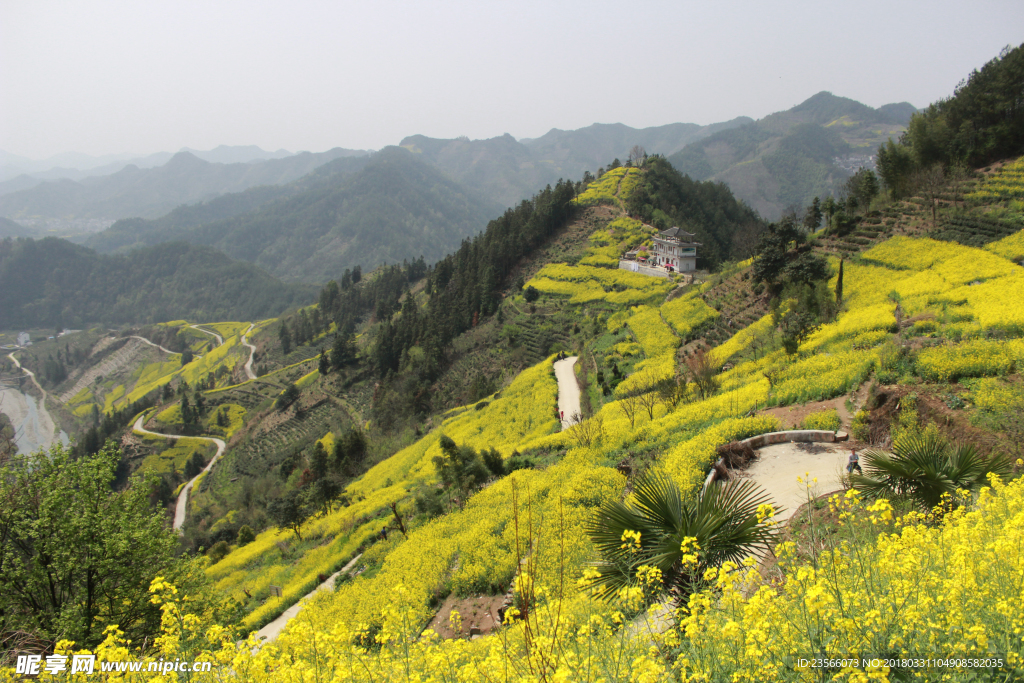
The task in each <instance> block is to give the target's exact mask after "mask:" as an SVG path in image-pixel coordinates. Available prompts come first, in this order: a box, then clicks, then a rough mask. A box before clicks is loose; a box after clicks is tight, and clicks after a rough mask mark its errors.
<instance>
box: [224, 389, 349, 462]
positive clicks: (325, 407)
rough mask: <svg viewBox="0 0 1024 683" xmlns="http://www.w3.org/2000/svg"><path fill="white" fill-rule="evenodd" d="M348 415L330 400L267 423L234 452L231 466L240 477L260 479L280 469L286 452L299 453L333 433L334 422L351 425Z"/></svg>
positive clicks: (322, 400)
mask: <svg viewBox="0 0 1024 683" xmlns="http://www.w3.org/2000/svg"><path fill="white" fill-rule="evenodd" d="M347 421H348V419H347V415H346V413H345V412H344V411H343V410H342V409H341V408H340V407H339V406H336V405H335V404H334V403H333V402H332V401H330V400H329V399H328V398H326V397H325V398H323V399H321V400H320V401H318V402H317V403H315V404H313V405H311V406H309V407H306V408H304V409H303V410H302V412H301V414H300V415H296V416H294V417H290V418H288V419H282V420H280V421H278V420H273V419H270V418H268V419H266V420H264V421H263V422H262V423H261V424H260V426H259V427H258V428H257V429H256V430H255V431H254V432H252V433H250V434H249V435H248V436H246V437H245V439H244V440H243V441H242V443H240V444H239V445H238V446H237V447H235V448H234V449H233V451H232V458H231V466H232V469H233V470H234V471H235V472H236V473H237V474H239V475H246V476H252V477H259V476H261V475H263V474H265V473H266V471H267V467H268V465H269V466H276V465H277V463H278V461H279V459H280V457H281V454H282V453H284V452H285V451H286V450H298V449H302V448H304V447H305V446H307V445H309V444H311V443H313V442H314V441H316V440H317V439H319V438H321V437H322V436H323V435H324V434H325V433H327V432H328V431H330V430H331V425H332V423H335V424H336V423H338V422H347Z"/></svg>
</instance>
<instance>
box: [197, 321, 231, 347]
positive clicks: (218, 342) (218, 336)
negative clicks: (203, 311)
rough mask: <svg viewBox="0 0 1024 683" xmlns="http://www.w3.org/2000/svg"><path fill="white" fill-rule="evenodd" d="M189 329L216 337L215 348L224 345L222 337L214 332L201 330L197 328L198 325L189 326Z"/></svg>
mask: <svg viewBox="0 0 1024 683" xmlns="http://www.w3.org/2000/svg"><path fill="white" fill-rule="evenodd" d="M189 327H191V328H192V329H193V330H199V331H200V332H204V333H206V334H208V335H210V336H213V337H216V338H217V346H220V345H221V344H223V343H224V337H222V336H220V335H219V334H217V333H216V332H210V331H209V330H204V329H203V328H201V327H199V325H189Z"/></svg>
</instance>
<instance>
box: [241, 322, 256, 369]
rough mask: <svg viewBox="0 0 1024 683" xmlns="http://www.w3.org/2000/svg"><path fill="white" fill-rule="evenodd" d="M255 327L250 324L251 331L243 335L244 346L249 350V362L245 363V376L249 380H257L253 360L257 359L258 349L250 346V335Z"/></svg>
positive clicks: (254, 324)
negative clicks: (253, 369)
mask: <svg viewBox="0 0 1024 683" xmlns="http://www.w3.org/2000/svg"><path fill="white" fill-rule="evenodd" d="M254 327H256V323H249V329H247V330H246V331H245V334H243V335H242V346H245V347H248V349H249V360H247V361H245V376H246V377H248V378H249V379H256V373H255V372H253V371H252V359H253V358H255V357H256V347H255V346H253V345H252V344H250V343H249V339H248V337H249V333H250V332H252V328H254Z"/></svg>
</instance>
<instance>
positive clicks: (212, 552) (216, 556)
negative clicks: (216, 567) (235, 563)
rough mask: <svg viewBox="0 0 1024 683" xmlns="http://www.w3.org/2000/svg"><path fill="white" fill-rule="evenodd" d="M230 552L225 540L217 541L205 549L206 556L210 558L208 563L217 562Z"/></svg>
mask: <svg viewBox="0 0 1024 683" xmlns="http://www.w3.org/2000/svg"><path fill="white" fill-rule="evenodd" d="M229 552H231V548H229V547H228V542H227V541H217V542H216V543H214V544H213V545H212V546H210V549H209V550H207V551H206V556H207V557H208V558H210V564H217V563H218V562H220V561H221V560H223V559H224V558H225V557H227V554H228V553H229Z"/></svg>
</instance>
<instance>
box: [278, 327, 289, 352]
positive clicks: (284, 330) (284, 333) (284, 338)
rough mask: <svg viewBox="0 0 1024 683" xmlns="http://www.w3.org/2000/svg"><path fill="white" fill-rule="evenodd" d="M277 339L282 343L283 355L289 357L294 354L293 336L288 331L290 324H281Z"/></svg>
mask: <svg viewBox="0 0 1024 683" xmlns="http://www.w3.org/2000/svg"><path fill="white" fill-rule="evenodd" d="M277 338H278V339H279V340H280V341H281V353H282V354H284V355H286V356H287V355H288V354H289V353H291V352H292V335H291V332H289V331H288V323H286V322H282V323H281V329H279V330H278V331H277Z"/></svg>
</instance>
